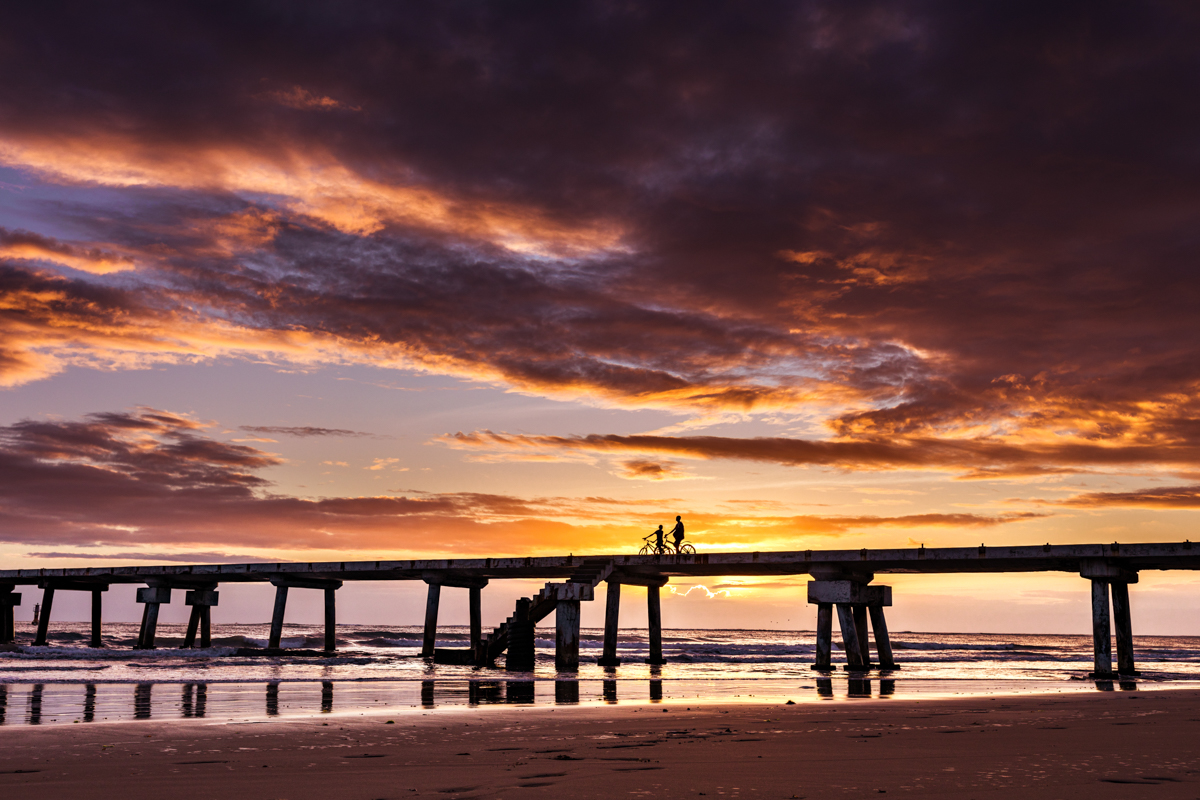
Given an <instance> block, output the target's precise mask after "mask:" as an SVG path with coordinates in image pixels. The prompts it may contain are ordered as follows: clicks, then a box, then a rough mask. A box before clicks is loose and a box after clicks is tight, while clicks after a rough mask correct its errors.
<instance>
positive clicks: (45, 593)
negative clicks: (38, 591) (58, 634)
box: [33, 586, 54, 647]
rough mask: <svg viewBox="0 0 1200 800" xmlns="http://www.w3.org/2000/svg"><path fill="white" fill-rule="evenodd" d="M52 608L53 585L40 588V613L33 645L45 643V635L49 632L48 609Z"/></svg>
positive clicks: (40, 645) (42, 645)
mask: <svg viewBox="0 0 1200 800" xmlns="http://www.w3.org/2000/svg"><path fill="white" fill-rule="evenodd" d="M52 608H54V587H53V586H46V587H45V588H43V589H42V614H41V616H40V617H38V627H37V635H36V636H35V637H34V639H33V644H34V646H35V647H44V646H45V645H46V635H47V634H48V633H49V632H50V610H51V609H52Z"/></svg>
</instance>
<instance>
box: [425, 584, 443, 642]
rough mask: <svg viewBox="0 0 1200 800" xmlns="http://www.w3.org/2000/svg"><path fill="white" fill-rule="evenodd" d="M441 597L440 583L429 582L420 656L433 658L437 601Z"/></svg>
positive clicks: (435, 640)
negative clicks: (423, 636)
mask: <svg viewBox="0 0 1200 800" xmlns="http://www.w3.org/2000/svg"><path fill="white" fill-rule="evenodd" d="M441 599H442V586H441V584H438V583H431V584H429V596H428V597H427V598H426V600H425V641H424V642H423V643H422V645H421V657H422V658H433V648H434V646H435V645H436V644H437V619H438V603H439V602H440V601H441Z"/></svg>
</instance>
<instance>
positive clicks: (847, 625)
mask: <svg viewBox="0 0 1200 800" xmlns="http://www.w3.org/2000/svg"><path fill="white" fill-rule="evenodd" d="M837 614H838V625H839V626H840V627H841V629H842V651H843V652H844V653H845V654H846V668H847V669H849V668H856V669H862V668H863V667H864V665H863V657H862V645H860V644H859V642H858V626H856V625H855V624H854V608H853V607H852V606H851V605H850V604H849V603H838V604H837Z"/></svg>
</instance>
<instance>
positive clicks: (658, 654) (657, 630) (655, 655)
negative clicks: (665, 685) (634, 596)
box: [646, 586, 666, 664]
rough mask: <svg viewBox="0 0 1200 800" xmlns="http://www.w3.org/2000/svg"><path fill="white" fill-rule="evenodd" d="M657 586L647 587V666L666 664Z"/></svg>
mask: <svg viewBox="0 0 1200 800" xmlns="http://www.w3.org/2000/svg"><path fill="white" fill-rule="evenodd" d="M658 588H659V587H657V586H647V587H646V616H647V618H648V619H647V622H648V625H649V631H648V632H649V639H650V657H649V658H647V659H646V663H647V664H665V663H666V661H664V660H663V652H662V605H661V603H660V601H659V596H658Z"/></svg>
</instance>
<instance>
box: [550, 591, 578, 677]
mask: <svg viewBox="0 0 1200 800" xmlns="http://www.w3.org/2000/svg"><path fill="white" fill-rule="evenodd" d="M554 628H555V637H554V668H555V669H556V670H558V671H559V672H578V671H579V601H578V600H559V601H558V605H557V606H555V609H554Z"/></svg>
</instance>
